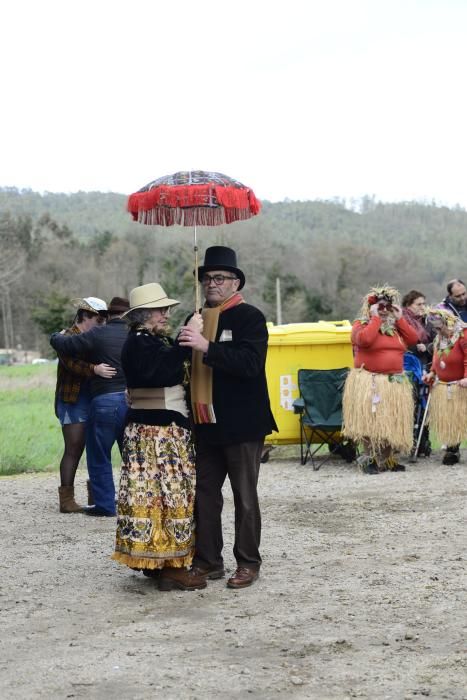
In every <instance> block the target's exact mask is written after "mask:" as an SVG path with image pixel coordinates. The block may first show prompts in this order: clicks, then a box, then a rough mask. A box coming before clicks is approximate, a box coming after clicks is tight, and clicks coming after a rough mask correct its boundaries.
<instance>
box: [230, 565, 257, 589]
mask: <svg viewBox="0 0 467 700" xmlns="http://www.w3.org/2000/svg"><path fill="white" fill-rule="evenodd" d="M258 577H259V569H249V568H248V567H247V566H238V567H237V570H236V571H235V573H234V574H233V576H231V577H230V578H229V580H228V581H227V586H228V587H229V588H246V587H247V586H251V584H252V583H254V582H255V581H256V579H257V578H258Z"/></svg>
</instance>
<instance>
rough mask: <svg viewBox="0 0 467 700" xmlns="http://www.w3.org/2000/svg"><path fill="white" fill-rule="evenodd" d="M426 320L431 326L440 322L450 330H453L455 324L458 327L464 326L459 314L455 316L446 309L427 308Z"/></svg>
mask: <svg viewBox="0 0 467 700" xmlns="http://www.w3.org/2000/svg"><path fill="white" fill-rule="evenodd" d="M427 320H428V322H429V323H431V324H432V325H433V326H439V324H440V323H442V324H443V326H446V327H447V328H448V329H449V330H450V331H452V330H454V329H455V328H456V326H458V327H459V328H461V327H463V326H464V324H463V322H462V320H461V319H460V318H459V316H455V315H454V314H453V313H451V312H450V311H447V310H446V309H436V308H429V309H427Z"/></svg>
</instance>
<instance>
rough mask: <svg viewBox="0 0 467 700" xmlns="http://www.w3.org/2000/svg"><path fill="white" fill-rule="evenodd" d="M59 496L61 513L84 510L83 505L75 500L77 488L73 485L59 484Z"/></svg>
mask: <svg viewBox="0 0 467 700" xmlns="http://www.w3.org/2000/svg"><path fill="white" fill-rule="evenodd" d="M58 497H59V499H60V513H82V512H83V507H82V506H80V505H78V503H76V501H75V489H74V487H73V486H59V487H58Z"/></svg>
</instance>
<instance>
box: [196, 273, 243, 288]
mask: <svg viewBox="0 0 467 700" xmlns="http://www.w3.org/2000/svg"><path fill="white" fill-rule="evenodd" d="M236 279H238V277H229V275H203V276H202V277H201V284H205V285H208V284H211V282H214V284H216V285H217V286H218V287H220V286H221V284H224V282H225V280H236Z"/></svg>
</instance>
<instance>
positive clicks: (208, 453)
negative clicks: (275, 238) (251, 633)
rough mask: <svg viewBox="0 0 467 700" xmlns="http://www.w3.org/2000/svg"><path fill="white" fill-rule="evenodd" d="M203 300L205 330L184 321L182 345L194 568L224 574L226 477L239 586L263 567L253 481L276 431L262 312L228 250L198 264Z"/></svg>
mask: <svg viewBox="0 0 467 700" xmlns="http://www.w3.org/2000/svg"><path fill="white" fill-rule="evenodd" d="M198 279H199V281H200V282H201V284H202V287H203V291H204V296H205V299H206V303H205V306H204V308H203V310H202V317H203V321H204V330H203V333H201V332H199V331H196V330H192V329H191V328H190V327H189V326H188V325H187V326H185V327H184V328H182V330H181V332H180V344H181V345H182V346H184V347H187V348H193V350H194V353H193V369H192V375H191V405H192V410H193V419H194V423H195V436H196V478H197V487H196V508H195V518H196V548H195V550H196V551H195V557H194V560H193V571H194V572H195V573H196V574H197V575H201V576H204V577H205V578H206V579H216V578H222V577H223V576H224V574H225V571H224V562H223V557H222V549H223V540H222V518H221V516H222V506H223V497H222V486H223V484H224V481H225V479H226V477H227V476H228V477H229V480H230V485H231V487H232V491H233V494H234V503H235V543H234V549H233V553H234V557H235V559H236V562H237V568H236V571H235V572H234V573H233V575H232V576H231V577H230V578H229V580H228V581H227V586H228V587H229V588H234V589H241V588H246V587H247V586H250V585H251V584H252V583H254V582H255V581H256V580H257V578H258V576H259V570H260V566H261V556H260V552H259V546H260V539H261V513H260V507H259V501H258V492H257V484H258V477H259V469H260V461H261V454H262V450H263V445H264V438H265V436H266V435H269V433H271V432H272V431H273V430H277V426H276V423H275V421H274V417H273V415H272V412H271V407H270V403H269V394H268V388H267V383H266V372H265V363H266V353H267V347H268V330H267V326H266V320H265V318H264V316H263V314H262V313H261V311H260V310H259V309H257V308H255V307H254V306H251V305H250V304H247V303H245V301H244V299H243V296H242V295H241V294H240V290H241V289H242V288H243V286H244V284H245V275H244V274H243V272H242V270H240V269H239V268H238V267H237V256H236V253H235V251H234V250H232V249H231V248H227V247H225V246H212V247H210V248H208V249H207V250H206V254H205V259H204V264H203V265H202V266H200V267H199V269H198Z"/></svg>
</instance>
